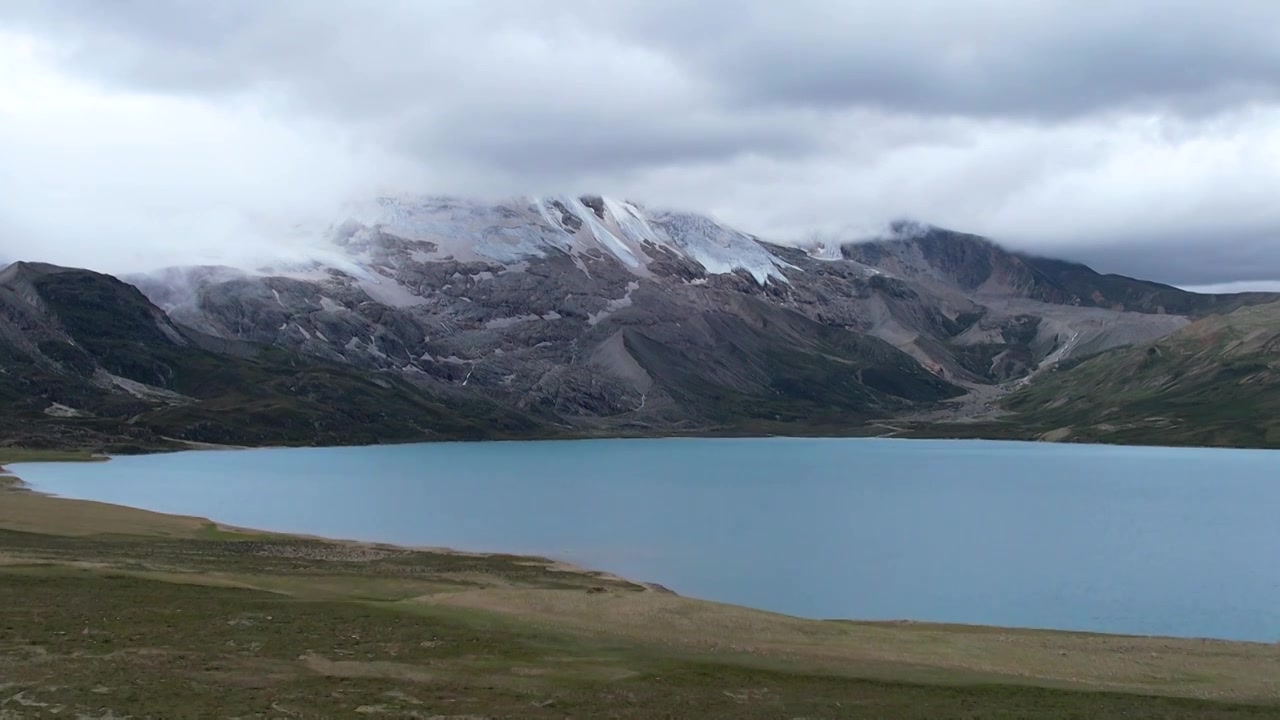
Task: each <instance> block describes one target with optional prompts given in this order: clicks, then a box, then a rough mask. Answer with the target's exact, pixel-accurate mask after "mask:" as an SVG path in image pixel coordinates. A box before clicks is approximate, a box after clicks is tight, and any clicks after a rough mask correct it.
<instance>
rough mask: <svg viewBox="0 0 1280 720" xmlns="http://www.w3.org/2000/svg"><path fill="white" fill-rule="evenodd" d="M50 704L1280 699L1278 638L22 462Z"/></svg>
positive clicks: (14, 555) (3, 570) (1249, 708)
mask: <svg viewBox="0 0 1280 720" xmlns="http://www.w3.org/2000/svg"><path fill="white" fill-rule="evenodd" d="M6 452H7V451H0V464H2V463H4V462H12V461H14V460H16V459H26V460H31V459H37V457H36V456H32V455H30V454H27V455H25V456H24V457H22V458H19V457H17V456H16V455H14V454H13V453H9V454H7V455H6V454H5V453H6ZM59 459H71V458H67V457H60V458H59ZM75 459H85V458H84V456H79V457H78V458H75ZM806 591H807V590H805V589H802V588H798V589H797V592H806ZM46 717H48V718H54V717H58V718H66V717H72V718H96V719H99V720H102V719H106V718H124V717H134V718H148V717H155V718H161V717H163V718H182V717H192V718H195V717H199V718H345V717H372V718H377V717H385V718H406V717H407V718H435V719H436V720H443V719H447V718H452V719H453V720H463V719H470V720H476V719H478V718H557V719H561V718H588V717H592V718H594V717H607V718H943V717H957V718H978V717H984V718H985V717H991V718H1098V717H1124V718H1261V717H1280V648H1277V647H1275V646H1271V645H1261V644H1238V643H1224V642H1211V641H1187V640H1168V639H1152V638H1125V637H1115V636H1099V635H1088V634H1076V633H1053V632H1039V631H1024V630H1007V629H996V628H978V627H954V626H934V625H925V624H910V623H906V624H873V623H856V622H818V621H807V620H799V619H795V618H790V617H785V616H780V615H774V614H770V613H765V612H759V611H754V610H748V609H745V608H739V607H732V606H726V605H719V604H714V603H708V602H701V601H697V600H692V599H687V598H681V597H678V596H675V595H672V594H669V593H666V592H663V591H661V590H660V589H655V588H651V587H646V586H642V585H638V584H635V583H631V582H628V581H626V580H622V579H618V578H613V577H609V576H604V575H599V574H595V573H590V572H586V571H583V570H578V569H574V568H567V567H563V566H560V565H557V564H556V563H553V562H551V561H547V560H540V559H536V558H523V557H515V556H495V555H472V554H463V553H452V552H445V551H421V550H410V549H405V548H397V547H390V546H379V545H366V544H355V543H342V542H332V541H326V540H320V539H311V538H301V537H293V536H285V535H276V534H270V533H257V532H249V531H240V530H234V529H229V528H223V527H220V526H218V525H216V524H214V523H212V522H210V521H209V520H206V519H202V518H190V517H175V516H168V515H160V514H156V513H148V512H144V511H140V510H135V509H130V508H123V507H118V506H112V505H105V504H99V503H88V502H81V501H74V500H63V499H55V498H49V497H44V496H41V495H38V494H34V493H30V492H27V491H25V490H23V489H22V488H21V487H20V486H19V485H17V484H16V483H9V484H7V485H6V486H5V487H4V488H3V489H0V720H16V719H19V718H24V719H25V718H46Z"/></svg>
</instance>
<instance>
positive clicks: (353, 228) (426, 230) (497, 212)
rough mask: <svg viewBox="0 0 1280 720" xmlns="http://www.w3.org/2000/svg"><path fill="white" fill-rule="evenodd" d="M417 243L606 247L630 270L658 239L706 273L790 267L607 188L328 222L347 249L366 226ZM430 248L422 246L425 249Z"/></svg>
mask: <svg viewBox="0 0 1280 720" xmlns="http://www.w3.org/2000/svg"><path fill="white" fill-rule="evenodd" d="M379 232H380V233H383V234H386V235H392V236H395V237H398V238H402V239H404V240H408V241H411V242H415V243H421V244H422V247H421V248H419V249H415V250H414V254H413V257H414V259H416V260H419V261H433V260H434V261H441V260H458V261H463V262H467V261H480V260H482V261H488V262H495V263H499V264H502V265H507V266H511V265H514V264H516V263H519V262H521V261H525V260H529V259H532V258H542V257H547V256H548V255H550V254H552V253H565V254H568V255H571V256H574V257H575V258H577V257H581V256H583V255H596V254H599V255H601V256H604V257H612V258H614V259H616V260H617V261H618V262H620V263H622V264H623V265H624V266H625V267H626V268H627V269H628V270H630V271H631V272H633V273H635V274H636V275H639V276H642V277H643V276H647V275H650V274H651V272H650V270H649V266H650V265H651V264H652V263H653V261H654V260H655V259H656V258H657V253H659V252H660V251H661V249H664V248H665V249H667V250H670V251H672V252H674V253H675V254H677V255H679V256H683V257H686V258H688V259H690V260H693V261H694V262H696V263H698V264H699V265H701V266H702V267H703V269H704V270H706V272H708V273H712V274H724V273H732V272H736V271H739V270H741V271H745V272H747V273H748V274H750V275H751V277H753V278H754V279H755V281H756V282H757V283H759V284H761V285H764V284H767V283H768V282H769V281H770V280H771V279H772V280H774V281H777V282H784V283H785V282H787V278H786V275H785V274H784V273H783V270H784V269H794V268H793V266H791V265H789V264H788V263H786V262H785V261H783V260H781V259H780V258H779V257H778V256H776V255H774V254H773V253H772V252H770V250H769V249H768V247H767V246H766V245H765V244H764V243H761V242H760V241H759V240H757V239H755V238H753V237H751V236H749V235H746V234H744V233H740V232H738V231H736V230H733V229H731V228H728V227H725V226H724V225H721V224H720V223H717V222H715V221H714V220H711V219H710V218H706V217H703V216H700V215H693V214H688V213H676V212H646V211H645V210H643V209H641V208H640V207H639V206H637V205H635V204H634V203H629V202H625V201H620V200H616V199H613V198H604V197H595V196H583V197H572V196H568V195H561V196H547V197H533V198H528V199H525V200H513V201H508V202H501V203H486V202H482V201H476V200H467V199H461V198H450V197H426V198H403V197H384V198H379V199H377V200H376V201H374V202H372V203H369V204H367V205H365V206H363V207H362V208H359V209H358V210H357V212H356V213H354V214H353V216H352V219H351V220H349V221H347V222H346V223H343V224H342V225H340V226H338V227H337V228H336V229H335V231H334V235H335V241H336V242H338V243H339V244H341V245H343V246H344V247H346V248H347V249H348V251H349V252H350V253H352V254H353V255H358V254H361V253H363V252H365V251H366V249H367V247H368V244H369V242H370V241H371V238H372V237H373V235H374V234H376V233H379ZM426 248H430V249H426Z"/></svg>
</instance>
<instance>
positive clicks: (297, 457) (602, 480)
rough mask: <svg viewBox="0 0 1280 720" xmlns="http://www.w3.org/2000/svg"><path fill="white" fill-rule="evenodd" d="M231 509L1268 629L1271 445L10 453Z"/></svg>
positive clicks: (519, 547)
mask: <svg viewBox="0 0 1280 720" xmlns="http://www.w3.org/2000/svg"><path fill="white" fill-rule="evenodd" d="M13 469H14V470H15V471H16V473H17V474H18V475H20V476H21V477H22V478H23V479H25V480H26V481H27V482H29V483H30V484H31V485H33V486H34V487H35V488H36V489H39V490H42V491H45V492H51V493H56V494H58V495H63V496H69V497H77V498H89V499H94V500H102V501H107V502H113V503H120V504H124V505H132V506H136V507H143V508H148V509H151V510H158V511H162V512H170V513H182V514H190V515H202V516H206V517H211V518H213V519H216V520H218V521H220V522H224V523H229V524H232V525H241V526H247V527H256V528H262V529H270V530H278V531H287V532H302V533H312V534H318V535H325V536H331V537H339V538H353V539H362V540H372V541H385V542H393V543H400V544H407V545H444V546H451V547H457V548H462V549H467V550H480V551H503V552H515V553H532V554H541V555H549V556H553V557H556V558H562V559H567V560H570V561H573V562H576V563H580V564H583V565H587V566H589V567H593V568H597V569H602V570H609V571H612V572H616V573H618V574H621V575H623V576H626V577H629V578H632V579H636V580H646V581H653V582H659V583H662V584H664V585H666V586H668V587H670V588H672V589H673V590H675V591H677V592H679V593H681V594H685V595H691V596H695V597H702V598H708V599H714V600H721V601H726V602H732V603H738V604H743V605H749V606H753V607H759V608H766V609H770V610H776V611H780V612H786V613H791V614H795V615H801V616H807V617H822V618H857V619H901V618H905V619H913V620H927V621H940V622H959V623H980V624H991V625H1010V626H1026V627H1040V628H1061V629H1075V630H1093V631H1102V632H1117V633H1135V634H1158V635H1175V636H1203V637H1217V638H1229V639H1241V640H1259V641H1265V642H1275V641H1277V640H1280V561H1278V560H1280V512H1278V510H1280V453H1277V452H1268V451H1251V450H1200V449H1165V448H1118V447H1099V446H1080V445H1048V444H1023V443H1002V442H982V441H903V440H865V439H859V440H846V439H840V440H824V439H756V440H719V439H714V440H713V439H706V440H703V439H699V440H684V439H682V440H591V441H578V442H509V443H466V444H461V443H458V444H455V443H449V444H426V445H399V446H386V447H362V448H317V449H264V450H244V451H219V452H185V453H176V454H170V455H151V456H143V457H121V458H116V459H114V460H112V461H111V462H108V463H93V464H22V465H17V466H14V468H13Z"/></svg>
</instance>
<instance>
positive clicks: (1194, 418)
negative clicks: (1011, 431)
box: [1004, 303, 1280, 447]
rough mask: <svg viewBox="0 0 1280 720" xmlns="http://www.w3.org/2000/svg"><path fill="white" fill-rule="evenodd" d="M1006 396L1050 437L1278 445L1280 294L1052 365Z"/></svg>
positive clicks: (1027, 421)
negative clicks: (1140, 341)
mask: <svg viewBox="0 0 1280 720" xmlns="http://www.w3.org/2000/svg"><path fill="white" fill-rule="evenodd" d="M1004 405H1005V407H1006V408H1008V409H1010V410H1013V411H1015V412H1016V413H1018V414H1019V420H1020V421H1021V424H1023V425H1024V426H1029V430H1032V431H1034V433H1038V434H1045V433H1047V434H1048V437H1049V438H1050V439H1059V440H1076V441H1103V442H1121V443H1143V444H1160V445H1212V446H1233V447H1280V412H1278V411H1280V303H1272V304H1267V305H1258V306H1252V307H1244V308H1241V309H1238V310H1236V311H1234V312H1232V313H1230V314H1229V315H1214V316H1210V317H1208V318H1205V319H1202V320H1200V321H1198V322H1196V323H1194V324H1192V325H1190V326H1188V327H1187V328H1185V329H1183V330H1181V331H1179V332H1177V333H1174V334H1173V335H1170V336H1168V337H1165V338H1162V339H1161V340H1159V341H1158V342H1155V343H1149V344H1146V345H1141V346H1137V347H1132V348H1126V349H1122V350H1116V351H1112V352H1107V353H1103V354H1101V355H1097V356H1095V357H1092V358H1089V359H1086V360H1084V361H1083V362H1080V363H1078V364H1076V365H1074V366H1070V367H1063V368H1060V369H1057V370H1050V371H1047V372H1045V373H1043V374H1042V375H1041V376H1040V377H1038V378H1037V379H1036V380H1035V381H1034V382H1033V383H1032V384H1031V385H1030V386H1029V387H1027V388H1026V389H1023V390H1021V391H1020V392H1017V393H1015V394H1014V395H1012V396H1010V397H1009V398H1007V399H1006V400H1005V402H1004Z"/></svg>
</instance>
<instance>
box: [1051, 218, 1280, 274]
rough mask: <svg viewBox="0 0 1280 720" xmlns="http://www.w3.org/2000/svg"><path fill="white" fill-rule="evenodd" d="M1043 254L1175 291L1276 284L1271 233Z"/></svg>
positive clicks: (1277, 238)
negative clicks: (1179, 288) (1157, 281)
mask: <svg viewBox="0 0 1280 720" xmlns="http://www.w3.org/2000/svg"><path fill="white" fill-rule="evenodd" d="M1042 250H1043V251H1045V252H1049V253H1052V254H1054V255H1057V256H1059V257H1064V258H1068V259H1071V260H1075V261H1077V262H1083V263H1085V264H1087V265H1090V266H1091V267H1093V268H1095V269H1096V270H1098V271H1099V272H1107V273H1115V274H1117V275H1127V276H1129V277H1136V278H1159V279H1160V280H1161V281H1162V282H1165V283H1168V284H1171V285H1178V286H1192V285H1219V284H1223V285H1225V284H1229V283H1237V282H1258V281H1274V280H1277V279H1280V272H1277V270H1280V234H1277V233H1276V232H1275V231H1274V230H1270V229H1263V230H1258V231H1254V232H1253V233H1249V232H1248V231H1238V232H1233V233H1230V234H1220V233H1210V234H1205V235H1193V236H1190V237H1172V238H1171V237H1159V238H1134V239H1132V240H1128V241H1125V242H1116V243H1111V244H1108V245H1102V246H1097V247H1084V248H1081V247H1073V246H1070V245H1064V246H1050V247H1048V248H1042Z"/></svg>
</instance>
